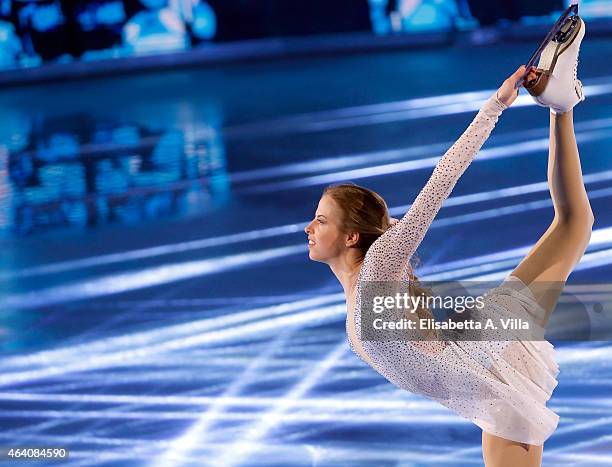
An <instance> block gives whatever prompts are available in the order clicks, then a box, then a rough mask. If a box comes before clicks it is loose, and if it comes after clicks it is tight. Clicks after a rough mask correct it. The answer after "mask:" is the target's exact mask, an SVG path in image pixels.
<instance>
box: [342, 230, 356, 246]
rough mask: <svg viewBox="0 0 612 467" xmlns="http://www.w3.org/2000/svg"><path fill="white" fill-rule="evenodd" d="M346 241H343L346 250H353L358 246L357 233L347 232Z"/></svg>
mask: <svg viewBox="0 0 612 467" xmlns="http://www.w3.org/2000/svg"><path fill="white" fill-rule="evenodd" d="M345 237H346V239H345V240H344V245H345V246H346V247H347V248H354V247H355V246H357V244H359V232H349V233H347V234H345Z"/></svg>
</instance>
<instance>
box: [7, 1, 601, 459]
mask: <svg viewBox="0 0 612 467" xmlns="http://www.w3.org/2000/svg"><path fill="white" fill-rule="evenodd" d="M567 6H568V2H567V1H561V0H548V1H539V2H528V1H526V0H512V1H511V0H507V1H501V0H499V1H495V0H456V1H455V0H405V1H391V0H389V1H384V0H370V1H366V0H363V1H361V0H350V1H349V0H335V1H333V2H331V1H327V2H323V1H319V0H311V1H308V2H306V1H298V0H295V1H287V0H285V1H272V0H271V1H266V0H218V1H217V0H210V1H204V0H201V1H200V0H171V1H165V0H127V1H116V0H100V1H58V0H21V1H8V0H0V121H1V123H2V124H1V125H0V246H1V248H2V254H1V255H0V291H1V293H0V352H1V354H0V355H2V358H1V359H0V448H2V447H3V446H11V445H19V446H32V447H33V446H45V447H49V446H62V447H68V448H69V449H70V450H71V454H70V460H69V461H65V462H64V464H66V465H71V466H72V465H74V466H77V465H79V466H85V465H96V466H98V465H109V466H110V465H121V466H125V465H158V466H162V465H169V466H175V465H198V466H201V465H214V466H224V467H225V466H230V465H261V466H302V465H313V466H314V465H316V466H327V465H346V466H352V467H354V466H403V467H407V466H421V465H461V466H465V465H482V457H481V447H480V442H481V438H480V436H481V434H480V430H479V429H478V428H477V427H476V426H474V425H472V424H470V423H469V422H467V421H465V420H463V419H461V418H459V417H457V416H456V415H455V414H453V413H452V412H450V411H448V410H447V409H445V408H444V407H442V406H439V405H438V404H436V403H433V402H431V401H429V400H428V399H426V398H423V397H420V396H416V395H413V394H410V393H407V392H405V391H401V390H399V389H397V388H395V387H394V386H392V385H391V384H390V383H388V382H387V381H386V380H384V379H382V377H380V376H379V375H378V374H377V373H375V372H374V371H373V370H371V369H370V368H369V367H367V366H366V365H365V364H363V362H361V361H360V360H359V359H357V357H356V356H355V355H353V354H352V353H351V352H350V350H349V347H348V343H347V338H346V334H345V328H344V326H345V316H346V310H345V308H344V302H343V294H342V289H341V287H340V285H339V283H338V282H337V280H336V279H335V277H334V276H333V274H332V273H331V271H330V270H329V268H328V267H327V266H326V265H324V264H321V263H314V262H311V261H309V259H308V248H307V244H306V235H305V234H304V233H303V229H304V227H305V225H306V224H307V222H309V221H310V220H311V219H312V216H313V214H314V212H315V209H316V206H317V203H318V200H319V198H320V195H321V192H322V190H323V188H324V187H325V186H326V185H328V184H331V183H336V182H341V181H353V182H355V183H358V184H360V185H364V186H367V187H369V188H372V189H374V190H376V191H378V192H379V193H380V194H381V195H382V196H383V197H384V198H385V199H386V201H387V204H388V205H389V207H390V210H391V214H392V215H394V216H396V217H401V216H402V215H403V214H404V213H405V212H406V210H407V209H408V207H409V205H410V203H411V202H412V201H413V200H414V198H415V197H416V195H417V194H418V193H419V191H420V189H421V188H422V186H423V185H424V183H425V182H426V181H427V179H428V176H429V175H430V174H431V171H432V170H433V167H434V166H435V164H436V163H437V161H438V160H439V158H440V157H441V156H442V155H443V154H444V152H445V151H446V150H447V149H448V148H449V147H450V146H451V145H452V143H453V142H454V141H455V140H456V139H457V138H458V137H459V136H460V135H461V133H462V132H463V131H464V130H465V128H467V126H468V125H469V123H470V122H471V121H472V119H473V117H474V116H475V114H476V112H477V111H478V109H479V108H480V106H481V105H482V104H483V103H484V101H485V100H486V99H487V98H488V97H489V96H490V95H491V94H492V93H493V92H494V91H495V90H496V89H497V88H498V86H499V85H500V84H501V82H502V81H503V80H504V79H505V78H506V77H507V76H508V75H510V74H511V73H512V72H513V71H514V70H516V68H517V67H518V66H519V65H520V64H524V63H526V62H527V60H528V59H529V57H530V56H531V54H532V53H533V51H534V50H535V49H536V47H537V46H538V45H539V43H540V41H541V40H542V39H543V38H544V36H545V35H546V33H547V32H548V30H549V29H550V27H551V26H552V24H553V23H554V22H555V21H556V19H557V18H558V17H559V15H560V14H561V12H562V11H563V10H564V9H565V8H566V7H567ZM579 13H580V15H581V16H582V17H583V19H584V20H585V22H586V25H587V33H586V37H585V40H584V41H583V43H582V47H581V53H580V64H579V68H578V76H579V78H580V79H581V80H582V82H583V84H584V89H585V93H586V96H587V99H586V101H585V102H583V103H581V104H580V105H579V106H578V107H577V108H576V109H575V112H574V119H575V128H576V136H577V140H578V144H579V147H580V154H581V160H582V169H583V174H584V180H585V184H586V187H587V191H588V192H589V197H590V199H591V205H592V207H593V210H594V213H595V218H596V221H595V226H594V231H593V236H592V238H591V243H590V245H589V248H588V249H587V252H586V254H585V256H584V258H583V260H582V261H581V262H580V264H579V265H578V266H577V267H576V270H575V271H574V273H573V274H572V276H571V277H570V280H569V281H568V285H567V286H566V290H568V291H569V292H571V293H572V294H573V297H574V300H575V302H576V303H579V304H580V306H576V307H573V308H571V314H569V315H564V314H563V313H561V312H559V313H558V314H555V315H553V320H556V322H557V324H563V323H564V322H570V323H572V325H573V326H574V327H575V326H576V325H577V323H580V326H582V327H583V328H581V332H582V334H581V335H582V337H583V339H582V340H580V341H575V342H568V341H567V340H563V339H557V340H555V337H559V336H554V335H553V336H548V337H549V339H551V341H552V342H553V343H554V344H555V347H556V348H557V356H558V363H559V365H560V367H561V373H560V375H559V386H558V387H557V389H556V390H555V392H554V394H553V398H552V399H551V401H550V403H549V407H550V408H551V409H552V410H554V411H555V412H556V413H558V414H559V415H560V416H561V422H560V425H559V428H558V430H557V431H556V432H555V434H554V435H553V436H552V437H551V438H550V440H549V441H548V442H547V443H546V445H545V450H544V462H543V465H545V466H559V465H584V466H595V465H611V464H612V441H611V440H610V437H609V433H610V429H611V428H612V426H611V420H612V418H611V415H612V411H611V407H612V400H610V397H609V396H610V393H611V390H612V367H611V364H610V361H609V355H610V351H611V350H612V349H611V348H610V342H608V341H602V340H596V339H594V330H595V328H596V327H597V324H596V323H597V319H601V316H603V315H602V314H601V312H602V311H608V312H610V304H609V303H606V302H605V295H606V293H607V291H608V290H609V289H610V287H607V288H606V285H607V283H610V282H612V266H611V265H612V212H611V211H610V209H609V206H610V201H611V200H612V162H611V160H610V141H611V140H612V112H611V111H610V109H611V108H612V107H611V105H612V79H611V77H612V62H611V61H610V60H609V58H608V57H610V50H612V2H610V1H602V0H584V1H582V2H580V10H579ZM548 118H549V117H548V111H547V109H543V108H541V107H538V106H536V105H535V104H534V102H533V101H532V99H531V98H530V96H528V95H527V93H526V92H525V90H524V89H523V90H521V95H520V97H519V98H518V99H517V101H516V102H515V104H514V105H513V108H512V109H510V110H509V111H507V112H505V113H504V114H503V116H502V117H501V118H500V121H499V122H498V124H497V127H496V129H495V130H494V132H493V133H492V135H491V137H490V138H489V140H488V141H487V142H486V144H485V146H484V147H483V149H482V150H481V152H480V153H479V155H478V156H477V157H476V159H475V161H474V162H473V163H472V165H471V166H470V168H469V170H468V171H466V173H465V174H464V175H463V176H462V178H461V180H460V181H459V183H458V184H457V186H456V187H455V189H454V190H453V193H452V195H451V198H449V200H447V202H446V203H445V205H444V207H443V208H442V210H441V211H440V213H439V214H438V216H437V218H436V220H435V221H434V223H433V225H432V227H431V229H430V231H429V232H428V234H427V236H426V238H425V240H424V242H423V243H422V245H421V246H420V247H419V252H418V254H419V260H420V263H419V267H418V268H417V274H418V275H419V277H420V278H421V279H422V280H424V281H427V280H431V281H434V280H482V281H485V280H486V281H500V280H501V279H503V278H504V277H505V276H506V275H507V274H508V273H509V272H510V271H511V270H512V269H513V268H514V267H516V265H517V264H518V263H519V262H520V260H521V259H522V258H523V257H524V256H525V255H526V254H527V252H528V251H529V250H530V248H531V247H532V246H533V244H534V243H535V242H536V241H537V239H538V238H539V236H540V235H541V234H542V233H543V232H544V231H545V230H546V228H547V227H548V225H549V223H550V222H551V220H552V217H553V210H552V203H551V201H550V197H549V194H548V185H547V182H546V166H547V153H548V143H549V140H548V131H549V127H548V125H549V121H548ZM608 295H609V293H608ZM593 303H595V304H597V306H594V305H593ZM602 303H603V307H602ZM608 316H609V315H608ZM564 320H566V321H564ZM561 327H562V326H561ZM44 464H45V462H40V461H39V462H38V463H37V465H44ZM54 465H55V464H54Z"/></svg>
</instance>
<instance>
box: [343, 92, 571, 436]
mask: <svg viewBox="0 0 612 467" xmlns="http://www.w3.org/2000/svg"><path fill="white" fill-rule="evenodd" d="M506 108H507V106H505V105H504V104H503V103H501V102H500V101H499V100H498V99H497V97H496V95H495V94H494V95H492V96H491V97H490V98H489V99H488V100H487V101H486V103H485V104H484V105H483V106H482V108H481V109H480V111H479V112H478V114H477V115H476V117H475V118H474V120H473V121H472V123H471V124H470V125H469V127H468V128H467V130H466V131H465V132H464V133H463V135H461V137H460V138H459V139H458V140H457V141H456V142H455V144H453V146H452V147H451V148H450V149H449V150H448V151H447V152H446V153H445V154H444V156H443V157H442V158H441V159H440V161H439V162H438V164H437V165H436V167H435V169H434V171H433V173H432V175H431V177H430V179H429V180H428V182H427V183H426V185H425V187H424V188H423V190H422V191H421V192H420V193H419V195H418V196H417V197H416V199H415V201H414V203H413V204H412V206H411V207H410V209H409V210H408V212H407V213H406V214H405V215H404V217H403V218H402V219H400V221H399V222H398V223H397V224H395V225H394V226H393V227H391V228H390V229H389V230H387V231H386V232H385V233H384V234H383V235H382V236H381V237H380V238H378V239H377V240H376V241H375V242H374V244H373V245H372V246H371V247H370V248H369V250H368V252H367V254H366V256H365V258H364V261H363V264H362V267H361V271H360V273H359V279H358V281H357V291H356V303H355V308H354V310H352V311H353V313H350V312H349V313H347V321H346V326H347V334H348V337H349V343H350V347H351V349H352V350H353V351H354V352H355V353H356V354H357V356H359V357H360V358H361V359H362V360H363V361H365V362H366V363H368V364H369V365H370V366H372V367H373V368H374V370H376V371H377V372H378V373H380V374H381V375H382V376H384V377H385V378H386V379H387V380H389V381H390V382H391V383H393V384H394V385H396V386H398V387H400V388H402V389H405V390H407V391H410V392H412V393H416V394H421V395H424V396H426V397H429V398H431V399H433V400H436V401H438V402H439V403H440V404H442V405H444V406H446V407H448V408H450V409H451V410H453V411H454V412H455V413H457V414H458V415H459V416H461V417H464V418H466V419H468V420H471V421H472V422H474V423H475V424H476V425H477V426H479V427H480V428H482V429H483V430H484V431H486V432H488V433H491V434H493V435H496V436H501V437H503V438H506V439H509V440H513V441H517V442H521V443H528V444H533V445H542V444H543V443H544V441H546V439H548V437H550V435H551V434H552V433H553V432H554V431H555V429H556V427H557V424H558V422H559V416H558V415H557V414H555V413H554V412H553V411H552V410H550V409H549V408H547V407H546V402H547V401H548V400H549V399H550V397H551V394H552V391H553V389H554V388H555V387H556V386H557V380H556V376H557V375H558V373H559V367H558V365H557V364H556V362H555V358H554V357H555V355H554V347H553V346H552V345H551V344H550V342H548V341H546V340H545V339H544V338H543V337H542V340H522V341H521V340H519V339H517V340H505V341H501V340H500V341H493V340H488V341H476V340H473V341H457V340H451V341H444V340H440V341H435V340H429V341H427V340H421V341H417V340H406V339H402V340H391V341H374V340H362V338H361V327H360V326H361V295H362V293H361V291H362V281H365V282H367V281H385V282H389V281H404V283H406V282H407V281H409V280H410V275H411V265H410V263H409V260H410V258H411V257H412V255H413V254H414V252H415V251H416V249H417V247H418V246H419V244H420V243H421V241H422V239H423V237H424V236H425V233H426V232H427V230H428V228H429V226H430V225H431V223H432V221H433V219H434V217H435V216H436V214H437V212H438V211H439V210H440V208H441V206H442V204H443V202H444V200H445V199H446V198H447V197H448V196H449V195H450V193H451V191H452V189H453V187H454V186H455V184H456V183H457V180H458V179H459V178H460V177H461V175H462V174H463V173H464V171H465V170H466V169H467V167H468V166H469V164H470V162H471V161H472V160H473V158H474V157H475V155H476V154H477V153H478V151H479V150H480V148H481V146H482V145H483V144H484V142H485V141H486V139H487V138H488V137H489V134H490V133H491V131H492V130H493V128H494V126H495V124H496V123H497V120H498V117H499V116H500V115H501V113H502V112H503V110H505V109H506ZM485 309H486V311H485V313H489V314H493V315H497V316H501V315H504V316H511V317H512V316H514V317H520V316H525V314H528V315H531V316H538V315H539V314H541V313H543V311H544V310H543V309H542V308H541V307H539V305H538V304H537V302H536V301H535V299H534V297H533V295H532V294H531V292H530V290H529V288H528V287H526V286H525V284H523V283H522V281H521V280H520V279H519V278H517V277H515V276H508V277H507V278H506V279H505V280H504V281H503V282H502V284H501V285H500V286H498V287H495V288H494V289H492V290H491V291H489V292H488V293H487V297H486V300H485ZM542 336H543V334H542Z"/></svg>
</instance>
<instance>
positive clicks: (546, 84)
mask: <svg viewBox="0 0 612 467" xmlns="http://www.w3.org/2000/svg"><path fill="white" fill-rule="evenodd" d="M585 30H586V26H585V24H584V21H583V20H582V18H580V17H579V16H578V15H574V16H570V17H568V18H566V19H564V20H563V21H562V22H561V24H560V25H559V26H558V30H557V31H556V32H555V31H551V32H554V34H553V35H552V39H551V40H550V41H549V42H548V43H547V44H546V45H545V47H544V48H543V51H542V54H541V55H540V61H539V63H538V66H537V70H536V72H535V73H536V77H535V78H534V79H532V80H531V81H525V82H524V83H523V86H524V87H525V88H526V89H527V91H528V92H529V94H531V95H532V96H533V99H534V100H535V102H536V103H537V104H538V105H540V106H542V107H549V108H550V111H551V112H552V113H554V114H556V113H565V112H569V111H570V110H571V109H573V108H574V106H575V105H576V104H578V103H579V102H581V101H583V100H584V99H585V96H584V92H583V89H582V82H581V81H580V80H579V79H577V70H578V54H579V51H580V43H581V42H582V38H583V37H584V33H585Z"/></svg>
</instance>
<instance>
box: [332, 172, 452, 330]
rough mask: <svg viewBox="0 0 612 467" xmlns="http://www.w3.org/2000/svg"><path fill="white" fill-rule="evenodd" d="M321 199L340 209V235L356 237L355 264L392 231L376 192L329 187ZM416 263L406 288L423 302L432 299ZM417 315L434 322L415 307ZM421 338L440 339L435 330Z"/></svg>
mask: <svg viewBox="0 0 612 467" xmlns="http://www.w3.org/2000/svg"><path fill="white" fill-rule="evenodd" d="M323 195H328V196H330V197H331V198H332V199H333V200H334V201H335V202H336V204H337V206H338V207H339V209H340V212H341V216H342V217H341V219H340V220H339V228H340V231H341V232H343V233H349V232H358V233H359V240H358V241H357V244H356V245H355V246H354V248H356V249H357V250H358V253H359V254H358V260H359V261H360V262H361V261H363V260H364V259H365V256H366V253H367V252H368V249H369V248H370V247H371V246H372V244H373V243H374V242H375V241H376V240H377V239H378V238H379V237H380V236H381V235H382V234H384V233H385V232H386V231H387V230H388V229H389V227H391V217H390V216H389V209H388V207H387V203H386V202H385V200H384V199H383V198H382V196H380V195H379V194H378V193H376V192H375V191H372V190H370V189H368V188H365V187H362V186H359V185H356V184H354V183H340V184H336V185H329V186H327V187H325V189H324V190H323ZM413 262H414V264H412V263H413ZM418 262H419V259H418V257H417V255H416V254H415V255H414V256H413V257H412V258H411V259H410V263H409V264H408V270H407V272H408V275H409V277H410V282H409V285H408V287H409V292H410V294H411V295H413V296H423V297H424V298H425V297H428V296H431V289H430V288H427V287H425V286H423V285H422V284H421V282H420V281H419V278H418V277H417V276H416V275H415V274H414V267H415V266H416V265H417V264H418ZM423 302H425V300H423ZM416 314H417V316H418V318H420V319H432V318H433V314H432V312H431V310H429V309H428V308H426V307H418V308H417V309H416ZM424 334H425V335H426V336H427V337H428V338H433V339H439V338H440V334H439V332H438V331H437V330H436V329H431V330H427V331H424Z"/></svg>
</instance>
